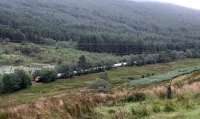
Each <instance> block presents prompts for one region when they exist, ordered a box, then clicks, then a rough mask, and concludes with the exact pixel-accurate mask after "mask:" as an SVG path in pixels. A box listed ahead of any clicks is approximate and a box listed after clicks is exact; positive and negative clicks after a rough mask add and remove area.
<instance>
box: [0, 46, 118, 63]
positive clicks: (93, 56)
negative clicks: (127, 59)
mask: <svg viewBox="0 0 200 119" xmlns="http://www.w3.org/2000/svg"><path fill="white" fill-rule="evenodd" d="M22 47H33V48H34V49H39V52H37V53H35V54H34V52H33V53H32V55H27V54H23V53H21V52H20V50H17V49H19V48H22ZM81 55H85V56H86V57H87V58H88V59H89V60H90V61H91V62H95V61H106V60H109V61H110V60H111V61H118V60H119V59H120V57H118V56H114V55H111V54H99V53H89V52H84V51H79V50H75V49H73V48H59V49H56V48H55V47H53V46H45V45H36V44H19V43H7V44H2V43H1V44H0V65H18V64H20V65H21V64H25V65H26V64H28V65H29V64H30V63H48V64H49V63H50V64H55V63H58V62H60V61H61V62H67V63H73V62H76V61H77V60H78V58H79V57H80V56H81Z"/></svg>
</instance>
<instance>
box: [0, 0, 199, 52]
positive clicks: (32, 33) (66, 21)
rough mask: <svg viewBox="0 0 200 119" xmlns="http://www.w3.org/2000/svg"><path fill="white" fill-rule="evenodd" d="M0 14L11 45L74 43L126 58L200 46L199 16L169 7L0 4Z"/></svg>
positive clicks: (59, 0) (18, 0)
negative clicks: (45, 40)
mask: <svg viewBox="0 0 200 119" xmlns="http://www.w3.org/2000/svg"><path fill="white" fill-rule="evenodd" d="M0 16H1V17H0V38H1V40H5V38H9V41H13V42H22V41H26V42H35V43H42V42H43V40H44V39H45V38H52V39H54V40H65V41H68V40H72V41H74V42H78V48H79V49H81V50H88V51H94V52H114V53H125V54H129V53H142V52H157V51H162V50H186V49H194V48H195V49H198V48H199V47H200V22H199V21H200V12H199V11H195V10H192V9H187V8H183V7H179V6H175V5H169V4H161V3H156V2H133V1H126V0H9V1H8V0H1V1H0ZM7 40H8V39H7ZM113 43H114V44H113Z"/></svg>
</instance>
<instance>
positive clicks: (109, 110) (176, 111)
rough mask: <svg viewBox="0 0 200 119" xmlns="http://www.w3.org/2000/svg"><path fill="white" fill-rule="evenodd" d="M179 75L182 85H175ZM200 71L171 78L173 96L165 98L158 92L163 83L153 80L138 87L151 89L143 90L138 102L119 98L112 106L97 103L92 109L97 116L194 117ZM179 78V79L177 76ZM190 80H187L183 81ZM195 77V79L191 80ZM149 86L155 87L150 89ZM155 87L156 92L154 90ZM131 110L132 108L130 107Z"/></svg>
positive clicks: (107, 118) (127, 118)
mask: <svg viewBox="0 0 200 119" xmlns="http://www.w3.org/2000/svg"><path fill="white" fill-rule="evenodd" d="M179 79H184V80H182V87H180V85H179V84H178V85H179V86H178V87H176V83H177V81H178V80H179ZM197 80H198V81H199V80H200V72H199V71H198V72H194V73H192V74H186V75H184V77H183V76H180V77H177V78H175V79H174V81H173V82H174V83H173V84H174V87H173V95H174V96H173V99H171V100H167V99H165V98H163V97H159V95H160V96H161V92H160V93H158V92H157V91H159V90H161V89H162V91H163V92H162V93H163V94H165V93H166V87H163V86H162V85H159V86H157V87H156V86H155V84H152V85H150V86H149V87H148V86H147V87H145V88H143V89H142V90H144V91H147V92H148V91H150V92H151V91H152V93H153V95H152V94H148V93H146V99H145V100H144V101H142V102H131V101H130V102H128V101H121V102H118V103H117V104H114V105H112V106H99V107H97V108H96V109H95V111H96V112H97V114H98V115H99V116H98V119H119V118H116V117H121V118H120V119H198V117H199V116H200V112H199V109H200V102H199V99H200V95H199V90H200V88H199V86H200V85H199V84H200V83H199V82H196V81H197ZM179 81H180V80H179ZM188 81H189V82H190V83H189V84H188V83H186V82H188ZM191 81H195V82H193V83H192V82H191ZM152 87H154V88H156V89H152ZM154 91H156V92H157V93H156V92H154ZM133 110H134V111H133Z"/></svg>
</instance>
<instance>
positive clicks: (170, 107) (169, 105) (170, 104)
mask: <svg viewBox="0 0 200 119" xmlns="http://www.w3.org/2000/svg"><path fill="white" fill-rule="evenodd" d="M175 110H176V105H175V104H174V103H173V102H167V103H166V104H165V107H164V111H165V112H174V111H175Z"/></svg>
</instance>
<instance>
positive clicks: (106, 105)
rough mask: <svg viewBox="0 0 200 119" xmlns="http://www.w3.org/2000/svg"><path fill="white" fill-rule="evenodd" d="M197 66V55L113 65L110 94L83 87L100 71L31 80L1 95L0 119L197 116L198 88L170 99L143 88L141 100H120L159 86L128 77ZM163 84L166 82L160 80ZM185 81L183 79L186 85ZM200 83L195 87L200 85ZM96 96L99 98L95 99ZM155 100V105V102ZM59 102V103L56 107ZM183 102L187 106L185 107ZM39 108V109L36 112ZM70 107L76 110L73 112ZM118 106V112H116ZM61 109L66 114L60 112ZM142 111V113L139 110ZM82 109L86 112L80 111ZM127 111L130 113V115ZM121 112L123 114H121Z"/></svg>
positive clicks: (157, 118) (182, 117) (186, 117)
mask: <svg viewBox="0 0 200 119" xmlns="http://www.w3.org/2000/svg"><path fill="white" fill-rule="evenodd" d="M196 66H200V59H185V60H179V61H175V62H170V63H165V64H155V65H145V66H140V67H136V66H134V67H122V68H118V69H113V70H110V71H108V75H109V79H110V82H111V83H112V85H113V89H112V92H111V93H109V94H99V93H95V92H90V91H87V90H86V87H87V86H88V85H89V84H90V83H91V82H93V81H94V80H96V79H97V78H98V77H99V74H88V75H84V76H80V77H74V78H72V79H67V80H58V81H56V82H53V83H49V84H34V85H33V86H32V87H31V88H29V89H26V90H22V91H19V92H16V93H13V94H7V95H1V96H0V102H3V103H0V112H1V113H0V119H1V118H2V119H3V118H8V117H9V118H13V117H18V118H19V119H21V118H24V119H25V118H26V119H27V118H34V117H35V115H36V114H38V115H39V117H40V118H45V117H51V118H52V119H56V118H58V119H61V118H63V117H62V116H64V117H67V116H69V115H70V116H69V119H70V118H75V119H76V118H78V117H81V118H83V119H84V118H91V119H94V118H97V117H95V115H98V116H99V115H100V116H99V117H104V119H106V118H108V119H110V118H111V119H112V118H114V119H126V117H124V110H128V111H126V112H127V114H125V116H126V115H127V116H129V117H130V118H131V117H133V115H136V116H134V118H139V117H140V118H150V119H160V118H163V119H168V118H170V119H177V118H178V119H188V118H189V119H190V118H191V119H195V118H196V117H198V116H199V107H200V105H199V104H200V102H199V101H198V99H199V96H198V95H199V94H198V92H197V93H192V94H191V93H190V91H189V92H185V93H184V95H181V96H180V97H175V98H174V99H172V100H166V99H165V98H162V97H160V96H158V95H154V96H152V95H150V96H149V95H146V92H145V97H146V99H145V100H143V101H136V102H135V101H133V102H132V101H128V102H127V101H122V100H124V98H126V97H127V96H129V94H130V93H136V92H137V91H141V90H142V91H143V90H144V89H145V88H147V89H149V88H151V89H152V88H154V87H157V86H160V83H159V84H158V83H156V84H151V85H148V86H147V87H146V86H142V87H140V86H139V87H133V88H130V87H127V83H129V82H130V81H131V80H135V79H140V78H141V77H144V76H148V74H154V75H160V74H165V73H167V72H170V71H173V70H177V69H183V68H187V67H196ZM183 82H184V81H183ZM196 82H198V80H197V81H195V82H194V83H196ZM163 84H166V83H165V82H163ZM177 84H179V82H178V83H176V85H177ZM187 84H188V83H187V82H186V83H185V85H187ZM151 86H152V87H151ZM198 86H199V85H197V87H198ZM199 87H200V86H199ZM199 87H198V88H197V91H198V89H200V88H199ZM162 88H163V87H162ZM162 88H161V89H162ZM187 88H189V87H187ZM156 89H160V88H156ZM145 90H146V89H145ZM152 90H154V89H152ZM162 91H163V90H162ZM199 91H200V90H199ZM120 92H121V93H120ZM164 92H165V91H164ZM143 93H144V92H143ZM148 94H149V93H148ZM97 97H99V98H98V99H97ZM182 98H183V99H182ZM157 103H158V105H155V104H157ZM59 104H60V105H61V107H59ZM183 104H184V105H183ZM185 104H186V105H185ZM38 105H39V107H38ZM63 105H64V107H63ZM74 105H75V107H74ZM30 106H31V107H30ZM77 106H78V107H77ZM155 106H157V107H155ZM183 106H186V107H187V106H188V109H187V108H184V107H183ZM28 107H29V108H32V110H28V109H27V108H28ZM134 107H139V108H137V109H141V110H142V111H141V110H137V109H134ZM144 107H149V108H144ZM77 108H78V110H79V111H78V112H76V111H77ZM157 108H158V109H157ZM58 109H59V110H58ZM94 109H95V112H94V111H92V110H94ZM38 110H40V111H39V112H38ZM73 110H74V111H75V110H76V111H75V112H76V113H75V114H74V113H73V112H74V111H73ZM120 110H121V112H119V111H120ZM144 110H145V111H146V112H145V111H144ZM24 111H25V112H26V115H24V116H22V113H25V112H24ZM43 111H45V112H43ZM65 111H66V112H65ZM64 112H65V114H66V115H65V114H63V113H64ZM141 112H145V113H142V114H140V113H141ZM29 113H30V114H29ZM68 113H69V114H68ZM83 113H85V114H86V115H82V114H83ZM94 113H95V114H94ZM87 114H88V115H87ZM118 114H119V115H118ZM129 114H131V116H130V115H129ZM137 114H139V115H137ZM116 115H117V116H116ZM120 116H123V117H122V118H120ZM35 118H36V117H35ZM127 118H128V117H127ZM131 119H132V118H131Z"/></svg>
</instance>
